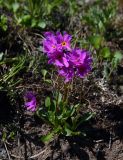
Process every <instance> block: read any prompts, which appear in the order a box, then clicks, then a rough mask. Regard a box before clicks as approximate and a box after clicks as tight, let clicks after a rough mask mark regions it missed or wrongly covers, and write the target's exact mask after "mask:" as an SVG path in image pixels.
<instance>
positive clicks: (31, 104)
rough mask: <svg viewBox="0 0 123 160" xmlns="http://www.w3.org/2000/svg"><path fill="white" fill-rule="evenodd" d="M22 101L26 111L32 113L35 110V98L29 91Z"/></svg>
mask: <svg viewBox="0 0 123 160" xmlns="http://www.w3.org/2000/svg"><path fill="white" fill-rule="evenodd" d="M24 99H25V104H24V106H25V107H26V109H27V110H30V111H32V112H34V111H35V110H36V97H35V96H34V94H33V93H32V92H31V91H29V92H27V93H26V94H25V95H24Z"/></svg>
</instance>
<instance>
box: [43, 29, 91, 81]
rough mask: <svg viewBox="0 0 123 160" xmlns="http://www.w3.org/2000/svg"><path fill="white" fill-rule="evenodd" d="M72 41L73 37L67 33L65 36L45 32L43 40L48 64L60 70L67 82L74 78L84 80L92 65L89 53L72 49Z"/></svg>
mask: <svg viewBox="0 0 123 160" xmlns="http://www.w3.org/2000/svg"><path fill="white" fill-rule="evenodd" d="M71 39H72V37H71V35H69V34H67V33H66V32H64V33H63V34H61V33H60V32H57V33H56V34H54V33H52V32H45V39H44V40H43V47H44V52H45V53H47V56H48V58H49V61H48V62H49V63H50V64H54V65H55V66H56V67H57V68H58V73H59V75H61V76H62V77H64V78H65V82H68V81H70V80H71V79H72V78H73V77H74V76H79V77H80V78H83V77H84V76H85V75H86V74H87V73H88V72H89V71H90V70H91V63H92V59H91V57H90V55H89V52H88V51H85V50H80V49H73V50H72V49H71V44H70V43H71Z"/></svg>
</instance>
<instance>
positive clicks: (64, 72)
mask: <svg viewBox="0 0 123 160" xmlns="http://www.w3.org/2000/svg"><path fill="white" fill-rule="evenodd" d="M58 73H59V75H60V76H62V77H64V78H65V82H69V81H70V80H71V79H72V78H73V77H74V68H73V67H72V66H69V67H65V66H64V67H61V68H59V70H58Z"/></svg>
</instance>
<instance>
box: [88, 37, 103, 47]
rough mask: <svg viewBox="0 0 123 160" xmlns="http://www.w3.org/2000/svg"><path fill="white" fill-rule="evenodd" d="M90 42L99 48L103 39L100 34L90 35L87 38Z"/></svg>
mask: <svg viewBox="0 0 123 160" xmlns="http://www.w3.org/2000/svg"><path fill="white" fill-rule="evenodd" d="M89 40H90V43H91V44H92V45H93V46H94V47H95V48H96V49H99V48H100V46H101V43H102V41H103V37H102V36H100V35H95V36H91V37H90V38H89Z"/></svg>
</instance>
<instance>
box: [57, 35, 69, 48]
mask: <svg viewBox="0 0 123 160" xmlns="http://www.w3.org/2000/svg"><path fill="white" fill-rule="evenodd" d="M56 39H57V43H58V44H59V46H60V48H61V50H67V51H71V44H70V42H71V39H72V36H71V35H69V34H67V33H66V32H64V33H63V35H62V34H61V33H60V32H57V33H56Z"/></svg>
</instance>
